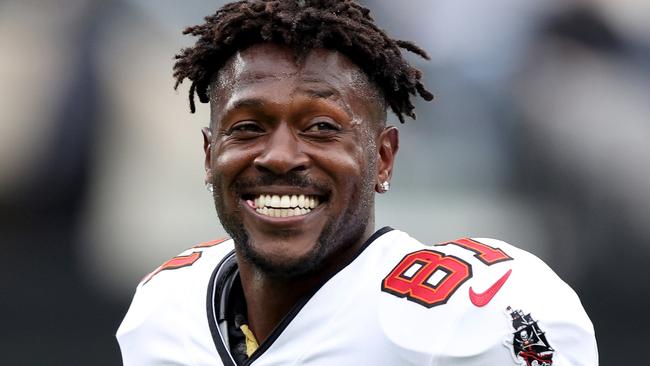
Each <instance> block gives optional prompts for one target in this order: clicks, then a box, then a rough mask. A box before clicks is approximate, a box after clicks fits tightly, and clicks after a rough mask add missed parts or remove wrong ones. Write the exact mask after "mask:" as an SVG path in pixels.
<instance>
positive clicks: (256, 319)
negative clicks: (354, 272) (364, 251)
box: [237, 225, 374, 344]
mask: <svg viewBox="0 0 650 366" xmlns="http://www.w3.org/2000/svg"><path fill="white" fill-rule="evenodd" d="M373 228H374V225H368V228H367V229H366V232H365V233H364V234H363V235H362V236H361V238H360V239H359V240H358V241H357V242H356V243H354V244H352V245H350V246H348V247H347V248H345V250H343V251H342V252H339V253H336V254H334V255H332V256H331V258H333V259H332V260H330V261H328V262H326V263H324V265H323V267H322V269H320V270H318V271H316V272H315V273H313V274H310V275H303V276H297V277H291V278H288V277H278V276H270V275H268V274H267V273H265V272H264V271H262V270H260V269H259V268H258V267H256V266H254V265H253V264H251V263H250V262H248V261H247V260H242V258H243V257H242V256H241V253H239V251H237V261H238V264H239V275H240V278H241V283H242V289H243V291H244V297H245V299H246V306H247V309H248V310H247V316H248V326H249V328H250V329H251V330H252V332H253V334H254V335H255V338H256V339H257V341H258V343H260V344H261V343H262V342H264V341H265V340H266V339H267V338H268V337H269V335H270V334H271V332H272V331H273V329H275V327H277V326H278V324H280V322H281V321H282V319H283V318H284V317H285V316H286V315H287V314H288V313H289V311H290V310H291V308H293V306H294V305H296V303H297V302H298V301H299V300H300V299H301V298H303V297H304V296H306V295H307V294H308V293H309V292H310V291H313V290H314V288H315V287H316V286H319V285H320V284H321V283H322V282H323V281H325V279H327V278H329V277H330V276H332V275H333V274H334V273H336V272H338V271H339V270H340V269H341V267H342V266H344V265H345V264H347V263H349V261H350V260H351V259H352V258H353V257H354V255H356V254H357V253H358V251H359V250H360V248H361V246H362V245H363V244H364V243H365V242H366V240H368V238H369V237H370V236H371V235H372V233H373V230H374V229H373Z"/></svg>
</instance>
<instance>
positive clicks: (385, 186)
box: [378, 181, 390, 193]
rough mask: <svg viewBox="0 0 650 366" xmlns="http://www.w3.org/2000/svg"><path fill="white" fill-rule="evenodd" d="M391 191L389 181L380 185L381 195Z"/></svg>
mask: <svg viewBox="0 0 650 366" xmlns="http://www.w3.org/2000/svg"><path fill="white" fill-rule="evenodd" d="M389 189H390V183H388V181H385V182H381V183H379V187H378V190H379V193H386V192H388V190H389Z"/></svg>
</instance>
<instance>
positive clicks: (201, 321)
mask: <svg viewBox="0 0 650 366" xmlns="http://www.w3.org/2000/svg"><path fill="white" fill-rule="evenodd" d="M236 272H237V265H236V260H235V255H234V252H233V241H232V240H226V241H223V242H222V241H213V242H208V243H203V244H199V245H197V246H195V247H193V248H191V249H189V250H187V251H185V252H183V253H181V255H179V256H178V257H175V258H173V259H172V260H170V261H168V262H166V263H165V264H163V265H162V266H161V267H159V268H158V269H157V270H156V271H154V272H153V273H152V274H150V275H149V276H147V277H145V279H144V280H143V281H142V282H141V283H140V285H139V286H138V288H137V290H136V294H135V297H134V299H133V302H132V304H131V307H130V309H129V311H128V313H127V315H126V317H125V318H124V321H123V322H122V324H121V326H120V328H119V330H118V331H117V338H118V340H119V343H120V348H121V351H122V357H123V361H124V365H127V366H130V365H134V366H146V365H192V366H204V365H205V366H207V365H227V366H234V365H235V363H234V361H233V358H232V356H231V354H230V351H229V350H230V348H229V345H228V339H227V338H228V335H227V332H226V331H225V329H226V326H225V323H226V322H227V321H228V320H227V319H225V315H224V310H223V309H224V308H225V301H226V299H225V297H226V296H227V295H228V294H227V291H226V290H224V289H228V288H229V287H228V284H227V282H228V281H229V280H230V281H231V282H232V279H233V278H235V277H233V273H236ZM245 364H246V365H254V366H270V365H277V366H280V365H282V366H285V365H315V366H332V365H337V366H344V365H368V366H377V365H382V366H387V365H388V366H391V365H395V366H398V365H399V366H405V365H430V366H434V365H435V366H485V365H499V366H504V365H522V366H542V365H545V366H550V365H553V366H593V365H598V353H597V349H596V340H595V336H594V329H593V326H592V324H591V322H590V320H589V318H588V317H587V315H586V313H585V311H584V309H583V307H582V305H581V303H580V300H579V299H578V296H577V295H576V294H575V292H574V291H573V290H572V289H571V288H570V287H569V286H568V285H567V284H566V283H564V282H563V281H562V280H561V279H560V278H559V277H558V276H557V275H556V274H555V273H554V272H553V271H552V270H551V269H550V268H549V267H548V266H547V265H546V264H544V263H543V262H542V261H541V260H540V259H538V258H537V257H535V256H534V255H532V254H530V253H527V252H525V251H523V250H520V249H517V248H516V247H513V246H511V245H509V244H507V243H505V242H502V241H498V240H494V239H459V240H455V241H452V242H448V243H441V244H438V245H431V246H429V245H423V244H421V243H420V242H418V241H417V240H415V239H413V238H411V237H410V236H409V235H408V234H406V233H404V232H401V231H398V230H393V229H390V228H383V229H381V230H379V231H377V232H376V233H375V234H374V235H373V236H372V237H371V238H370V239H369V240H368V241H367V242H366V243H365V245H364V247H363V248H362V250H361V251H360V252H359V253H358V255H357V256H356V257H355V258H354V259H353V260H352V261H351V262H350V263H349V264H347V265H346V266H345V267H343V268H342V269H341V270H340V271H339V272H337V273H336V274H334V275H333V276H332V277H331V278H329V279H328V280H327V281H325V282H324V283H323V284H322V286H320V287H319V288H317V289H315V290H314V291H313V293H311V294H309V295H308V296H306V297H305V298H304V299H302V300H301V301H300V302H299V303H298V304H296V306H295V307H294V308H293V309H292V310H291V311H290V313H289V314H287V316H286V317H285V318H284V319H283V320H282V322H281V323H280V324H279V325H278V326H277V327H276V329H275V330H274V331H273V332H272V334H271V335H270V336H269V337H268V339H266V340H265V341H264V342H263V343H261V344H260V347H259V348H258V349H257V350H256V351H255V353H253V355H252V356H251V357H250V359H249V360H248V361H247V362H246V363H245Z"/></svg>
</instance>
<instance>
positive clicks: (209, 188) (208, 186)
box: [205, 182, 214, 193]
mask: <svg viewBox="0 0 650 366" xmlns="http://www.w3.org/2000/svg"><path fill="white" fill-rule="evenodd" d="M205 189H207V190H208V192H210V193H212V192H214V186H213V185H212V183H207V182H206V183H205Z"/></svg>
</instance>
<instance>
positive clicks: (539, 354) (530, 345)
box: [507, 306, 554, 366]
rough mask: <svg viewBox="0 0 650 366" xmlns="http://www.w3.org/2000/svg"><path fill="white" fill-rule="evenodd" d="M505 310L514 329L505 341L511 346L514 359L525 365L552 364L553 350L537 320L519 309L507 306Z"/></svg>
mask: <svg viewBox="0 0 650 366" xmlns="http://www.w3.org/2000/svg"><path fill="white" fill-rule="evenodd" d="M507 311H508V314H510V318H511V320H512V327H513V328H514V329H515V331H514V332H513V333H512V339H511V340H508V341H507V343H508V346H512V351H513V353H514V355H513V356H514V357H515V359H516V360H517V361H518V362H519V363H520V364H522V365H526V366H551V365H553V352H554V350H553V348H552V347H551V345H550V344H549V343H548V341H547V340H546V336H545V335H544V332H542V330H541V329H540V328H539V325H538V324H537V321H535V320H533V318H532V316H531V315H530V314H524V312H523V311H521V310H513V309H512V308H511V307H509V306H508V309H507Z"/></svg>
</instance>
